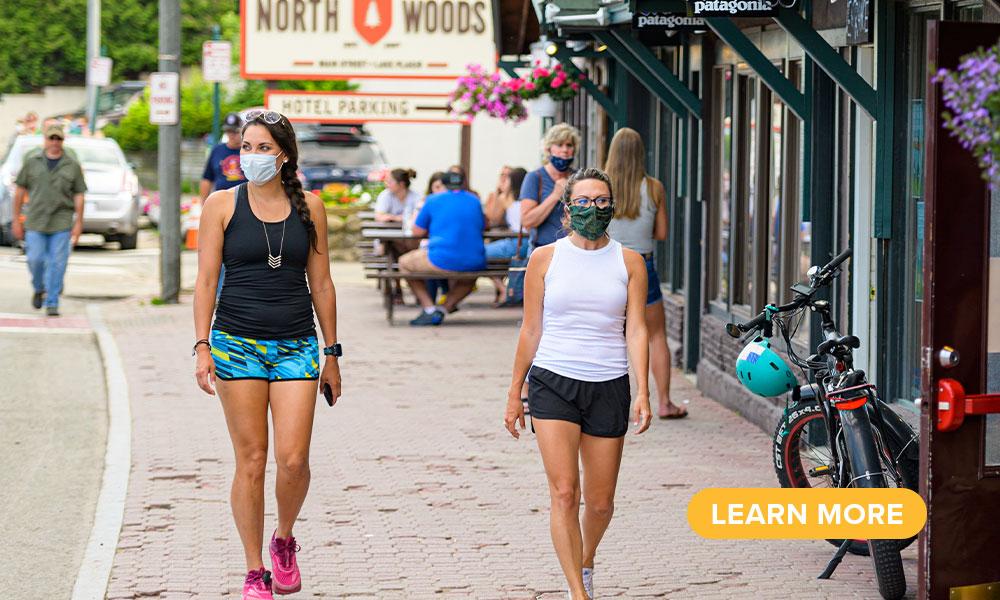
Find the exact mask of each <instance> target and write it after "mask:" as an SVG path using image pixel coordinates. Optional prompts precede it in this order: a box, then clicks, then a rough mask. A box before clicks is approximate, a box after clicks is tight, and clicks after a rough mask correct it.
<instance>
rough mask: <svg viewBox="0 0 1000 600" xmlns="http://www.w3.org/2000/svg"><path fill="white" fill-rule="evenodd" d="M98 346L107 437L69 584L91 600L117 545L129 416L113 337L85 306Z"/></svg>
mask: <svg viewBox="0 0 1000 600" xmlns="http://www.w3.org/2000/svg"><path fill="white" fill-rule="evenodd" d="M87 316H88V317H89V318H90V323H91V326H92V327H93V329H94V334H95V335H96V336H97V345H98V349H99V350H100V353H101V361H102V362H103V363H104V378H105V385H106V386H107V391H108V442H107V449H106V451H105V454H104V476H103V477H102V480H101V493H100V495H99V496H98V497H97V509H96V511H95V512H94V527H93V529H92V530H91V532H90V540H89V541H88V542H87V549H86V551H85V552H84V555H83V561H82V562H81V563H80V571H79V572H78V573H77V576H76V584H75V585H74V586H73V595H72V596H71V598H72V600H96V599H99V598H104V597H105V595H106V593H107V587H108V580H109V579H110V576H111V566H112V564H113V563H114V558H115V551H116V550H117V547H118V535H119V534H120V533H121V528H122V520H123V518H124V514H125V494H126V492H127V491H128V478H129V473H130V471H131V469H132V417H131V414H130V410H129V396H128V382H127V380H126V378H125V370H124V368H123V366H122V360H121V355H120V354H119V353H118V345H117V344H116V343H115V340H114V337H112V335H111V332H109V331H108V329H107V327H106V326H105V325H104V321H103V319H102V318H101V310H100V308H99V307H98V306H97V305H96V304H89V305H87Z"/></svg>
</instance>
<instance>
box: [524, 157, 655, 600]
mask: <svg viewBox="0 0 1000 600" xmlns="http://www.w3.org/2000/svg"><path fill="white" fill-rule="evenodd" d="M563 207H564V208H563V210H564V212H565V213H566V214H567V216H568V217H569V224H570V228H571V229H572V233H571V234H570V235H569V236H567V237H565V238H562V239H559V240H558V241H556V242H555V243H554V244H550V245H548V246H542V247H539V248H537V249H535V251H534V252H533V253H532V254H531V258H530V259H529V261H528V270H527V273H526V275H525V282H524V321H523V323H522V325H521V335H520V339H519V341H518V345H517V355H516V356H515V358H514V374H513V378H512V381H511V384H510V390H509V391H508V394H507V409H506V413H505V415H504V424H505V425H506V427H507V430H508V431H510V433H511V435H513V436H514V437H515V438H518V437H519V436H520V432H519V431H518V427H517V425H518V424H520V428H521V429H522V430H523V429H524V408H523V405H522V404H521V386H522V385H523V384H524V381H525V379H526V378H527V379H528V406H529V408H530V411H531V424H532V429H533V430H534V431H535V434H536V436H537V438H538V447H539V450H540V451H541V454H542V460H543V463H544V465H545V473H546V475H547V476H548V480H549V496H550V498H551V514H550V519H551V524H552V527H551V531H552V543H553V545H554V546H555V550H556V555H557V556H558V559H559V563H560V565H561V566H562V569H563V573H564V574H565V576H566V580H567V582H568V583H569V588H570V592H569V593H570V598H572V599H574V600H587V599H588V598H593V597H594V594H593V569H594V556H595V554H596V552H597V544H598V542H599V541H600V539H601V537H602V536H603V535H604V531H605V530H606V529H607V527H608V524H609V523H610V522H611V514H612V511H613V507H614V495H615V483H616V481H617V479H618V466H619V464H620V461H621V455H622V447H623V445H624V440H625V438H624V436H625V434H626V433H627V431H628V422H629V403H630V401H631V395H630V393H629V379H628V368H629V359H630V358H631V363H632V366H633V368H634V371H635V374H636V380H637V383H638V386H639V390H638V393H637V395H636V400H635V406H634V407H633V409H632V420H633V422H634V425H635V433H642V432H643V431H645V430H646V429H647V428H648V427H649V422H650V419H651V417H652V413H651V409H650V407H649V382H648V381H647V373H648V371H649V354H648V353H649V345H648V344H649V342H648V340H647V334H646V320H645V303H646V287H647V285H646V266H645V264H643V260H642V257H641V256H640V255H639V254H637V253H635V252H633V251H631V250H628V249H626V248H623V247H622V245H621V244H620V243H618V242H616V241H614V240H612V239H611V238H610V237H608V235H607V233H606V230H607V226H608V223H609V222H610V221H611V217H612V214H613V202H612V195H611V180H610V179H609V178H608V176H607V175H606V174H605V173H604V172H603V171H600V170H598V169H585V170H582V171H579V172H577V173H576V174H574V175H573V176H572V177H570V178H569V181H568V182H567V185H566V194H565V195H564V198H563ZM529 367H530V376H529ZM581 462H582V464H583V488H582V490H581V486H580V481H581V478H580V463H581ZM581 491H582V495H583V498H584V500H585V503H584V511H583V519H582V524H581V520H580V496H581ZM581 525H582V526H581Z"/></svg>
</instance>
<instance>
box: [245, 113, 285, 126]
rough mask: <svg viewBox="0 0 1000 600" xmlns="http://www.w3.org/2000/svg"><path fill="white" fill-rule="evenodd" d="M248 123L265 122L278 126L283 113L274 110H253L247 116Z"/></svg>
mask: <svg viewBox="0 0 1000 600" xmlns="http://www.w3.org/2000/svg"><path fill="white" fill-rule="evenodd" d="M245 120H246V122H247V123H249V122H250V121H264V122H265V123H267V124H268V125H276V124H277V123H279V122H281V113H278V112H275V111H273V110H251V111H249V112H247V114H246V119H245Z"/></svg>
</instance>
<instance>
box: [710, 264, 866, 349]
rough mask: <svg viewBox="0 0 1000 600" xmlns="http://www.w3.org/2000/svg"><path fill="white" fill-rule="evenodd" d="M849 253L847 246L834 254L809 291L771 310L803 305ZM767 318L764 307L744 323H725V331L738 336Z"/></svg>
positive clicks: (778, 310)
mask: <svg viewBox="0 0 1000 600" xmlns="http://www.w3.org/2000/svg"><path fill="white" fill-rule="evenodd" d="M851 254H852V251H851V249H850V248H847V249H846V250H844V251H843V252H841V253H840V254H838V255H837V256H834V257H833V260H831V261H830V262H828V263H827V264H826V265H824V266H823V268H821V269H820V270H819V272H818V273H817V274H816V277H815V278H814V279H813V281H814V285H812V286H810V288H809V289H810V293H808V294H802V295H800V296H798V297H797V298H795V299H794V300H792V301H791V302H789V303H788V304H783V305H781V306H778V307H776V308H775V309H774V310H772V311H771V312H772V313H774V314H777V313H783V312H788V311H791V310H795V309H798V308H801V307H802V306H804V305H805V304H806V303H807V302H808V301H809V300H810V299H811V298H812V295H813V293H814V292H816V290H818V289H819V288H821V287H825V286H827V285H829V283H830V281H831V280H832V279H833V277H832V276H833V274H834V272H835V271H836V270H837V267H839V266H840V265H841V264H843V262H844V261H845V260H847V259H848V258H850V256H851ZM800 293H801V292H800ZM768 320H769V319H768V309H764V310H763V311H761V313H760V314H759V315H757V316H756V317H754V318H753V319H750V320H749V321H747V322H746V323H729V324H727V325H726V333H728V334H729V335H730V336H731V337H734V338H738V337H740V336H741V335H743V334H744V333H746V332H748V331H752V330H754V329H759V328H761V327H763V326H764V324H765V323H767V321H768Z"/></svg>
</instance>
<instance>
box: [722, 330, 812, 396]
mask: <svg viewBox="0 0 1000 600" xmlns="http://www.w3.org/2000/svg"><path fill="white" fill-rule="evenodd" d="M736 378H737V379H739V380H740V383H742V384H743V387H745V388H746V389H748V390H750V391H751V392H753V393H755V394H757V395H758V396H764V397H765V398H771V397H773V396H780V395H782V394H784V393H786V392H790V391H792V388H794V387H795V386H796V385H797V384H798V382H797V381H795V376H794V375H792V370H791V369H789V368H788V365H787V364H785V361H784V360H782V358H781V357H780V356H778V353H777V352H775V351H774V350H771V342H770V341H769V340H767V339H765V338H763V337H760V336H758V337H756V338H754V339H753V341H751V342H750V343H749V344H747V345H746V346H744V347H743V351H742V352H740V355H739V356H738V357H737V358H736Z"/></svg>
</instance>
